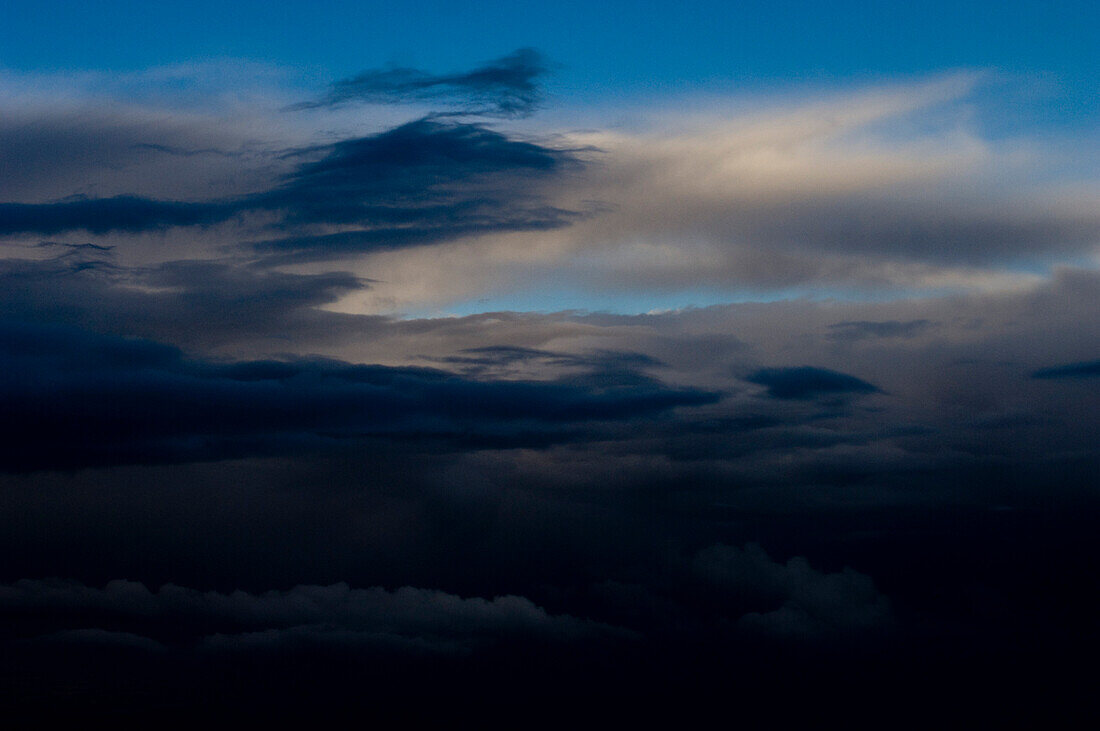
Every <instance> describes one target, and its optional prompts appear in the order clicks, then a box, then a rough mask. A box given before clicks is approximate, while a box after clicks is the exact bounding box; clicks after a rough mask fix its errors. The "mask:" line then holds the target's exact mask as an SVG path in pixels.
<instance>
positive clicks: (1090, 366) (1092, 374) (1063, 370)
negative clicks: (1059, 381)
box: [1031, 360, 1100, 379]
mask: <svg viewBox="0 0 1100 731" xmlns="http://www.w3.org/2000/svg"><path fill="white" fill-rule="evenodd" d="M1031 377H1032V378H1044V379H1055V378H1097V377H1100V360H1090V361H1085V362H1083V363H1069V364H1068V365H1060V366H1051V367H1050V368H1040V369H1039V370H1037V371H1035V372H1033V373H1032V374H1031Z"/></svg>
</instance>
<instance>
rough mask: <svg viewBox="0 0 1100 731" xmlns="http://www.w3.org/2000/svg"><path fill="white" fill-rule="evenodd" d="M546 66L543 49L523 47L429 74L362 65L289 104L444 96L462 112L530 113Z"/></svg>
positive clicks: (405, 100)
mask: <svg viewBox="0 0 1100 731" xmlns="http://www.w3.org/2000/svg"><path fill="white" fill-rule="evenodd" d="M546 71H547V64H546V61H545V59H544V58H543V57H542V55H541V54H540V53H539V52H538V51H536V50H534V49H532V48H521V49H519V50H517V51H514V52H512V53H510V54H508V55H507V56H504V57H502V58H499V59H496V60H494V61H490V62H489V63H487V64H485V65H484V66H479V67H478V68H475V69H473V70H471V71H465V72H462V73H455V74H431V73H428V72H426V71H422V70H420V69H414V68H390V69H374V70H370V71H364V72H363V73H361V74H358V75H356V76H353V77H351V78H348V79H344V80H342V81H338V82H336V83H335V84H333V85H332V88H331V90H330V91H329V93H328V94H326V95H325V96H324V97H322V98H321V99H319V100H316V101H310V102H301V103H299V104H295V105H292V106H291V107H289V108H288V110H291V111H294V110H303V109H317V108H325V107H336V106H342V105H345V104H349V103H352V102H366V103H378V104H392V103H409V102H442V103H445V104H450V105H452V106H453V107H455V109H456V112H455V113H458V114H470V115H479V116H496V117H526V116H529V115H530V114H532V113H533V112H535V110H537V109H538V107H539V105H540V104H541V103H542V99H543V92H542V88H541V86H540V85H539V83H538V80H539V77H541V76H542V75H543V74H545V73H546Z"/></svg>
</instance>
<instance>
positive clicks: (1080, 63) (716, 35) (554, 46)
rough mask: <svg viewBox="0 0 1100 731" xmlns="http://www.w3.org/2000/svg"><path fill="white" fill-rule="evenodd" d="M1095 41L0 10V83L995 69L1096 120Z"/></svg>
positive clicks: (278, 10)
mask: <svg viewBox="0 0 1100 731" xmlns="http://www.w3.org/2000/svg"><path fill="white" fill-rule="evenodd" d="M1098 29H1100V3H1097V2H1095V1H1094V0H1055V1H1054V2H1049V1H1048V2H1041V1H1036V0H981V1H970V2H968V1H960V0H926V1H925V2H882V1H878V2H870V1H868V0H831V1H830V2H794V1H792V0H746V1H743V2H732V1H730V0H709V1H690V0H689V1H687V2H674V1H670V0H662V1H654V0H650V1H640V0H635V1H632V2H628V1H626V0H605V1H604V2H600V3H592V2H587V1H585V2H571V1H570V2H565V1H561V0H559V1H557V2H537V3H536V2H517V1H516V0H487V1H484V2H477V3H458V2H443V1H439V0H406V1H404V2H392V1H389V0H387V1H386V2H364V1H362V0H360V1H358V2H344V1H341V2H319V3H304V2H288V1H286V0H234V1H233V2H227V1H226V0H194V1H192V2H187V3H150V2H147V1H138V0H122V1H117V2H103V3H90V2H86V0H51V1H43V0H37V1H34V2H26V1H24V0H6V2H4V3H3V6H2V9H0V68H7V69H9V70H24V71H31V70H36V71H45V70H50V71H57V70H67V69H72V70H87V69H100V70H136V69H143V68H148V67H152V66H161V65H166V64H173V63H180V62H187V61H195V60H202V59H211V58H227V57H228V58H244V59H250V60H255V61H265V62H271V63H275V64H279V65H289V66H295V67H301V68H305V69H310V70H312V71H316V72H318V73H320V74H323V75H331V76H332V77H340V76H343V75H348V74H352V73H354V72H356V71H358V70H361V69H364V68H373V67H378V66H382V65H385V64H388V63H398V64H401V65H415V66H419V67H424V68H428V69H432V70H436V71H447V70H452V69H460V68H465V67H468V66H470V65H471V64H475V63H479V62H481V61H484V60H486V59H487V58H492V57H495V56H499V55H502V54H504V53H507V52H510V51H512V50H514V49H515V48H517V47H520V46H532V47H536V48H538V49H539V50H541V51H542V52H544V53H545V54H546V55H547V56H548V57H549V58H551V59H552V60H554V61H556V62H558V63H560V64H561V68H560V69H559V70H558V72H557V73H556V75H555V78H554V80H553V82H552V88H553V89H554V90H555V91H557V92H559V93H565V94H568V95H570V96H573V95H576V96H577V97H578V98H579V99H581V100H587V99H596V98H600V97H601V96H610V97H616V96H618V95H630V96H638V95H640V94H644V93H645V92H647V91H656V92H660V91H672V90H678V89H683V88H685V87H687V88H704V89H705V88H708V87H711V86H714V85H723V84H730V83H736V84H741V85H747V86H751V87H756V88H759V87H767V86H770V85H772V84H776V83H789V82H792V81H793V82H804V81H810V82H837V81H846V80H855V79H874V78H882V77H889V76H898V75H901V76H908V75H919V74H921V73H926V72H929V71H942V70H946V69H957V68H992V69H996V70H999V71H1004V72H1008V73H1012V74H1019V73H1024V74H1043V75H1049V76H1050V77H1052V78H1054V79H1055V80H1056V82H1055V83H1056V84H1057V85H1058V87H1059V88H1060V93H1059V96H1061V97H1062V104H1063V105H1064V107H1065V106H1066V105H1068V107H1069V108H1063V109H1062V110H1061V114H1060V115H1059V116H1067V115H1068V116H1070V117H1072V116H1076V114H1081V113H1083V114H1085V115H1086V116H1090V117H1091V116H1092V113H1093V112H1094V111H1095V108H1096V106H1097V103H1096V101H1095V98H1096V97H1097V96H1100V93H1098V92H1100V88H1098V85H1097V81H1096V79H1097V71H1096V70H1097V68H1100V44H1098V43H1097V42H1096V40H1097V31H1098Z"/></svg>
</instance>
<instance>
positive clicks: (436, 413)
mask: <svg viewBox="0 0 1100 731" xmlns="http://www.w3.org/2000/svg"><path fill="white" fill-rule="evenodd" d="M0 343H2V344H3V346H4V347H3V355H2V356H0V363H2V365H3V367H4V371H5V373H6V374H7V377H6V379H5V381H4V383H3V384H2V385H0V406H2V408H3V410H4V412H5V414H6V415H7V423H8V429H7V434H6V438H5V440H4V442H3V446H2V447H0V471H11V472H22V471H29V470H37V469H72V468H79V467H88V466H104V465H112V464H132V463H165V462H167V463H172V462H189V461H203V460H213V459H224V458H228V457H234V456H249V455H269V454H275V453H280V452H286V451H288V450H289V451H302V450H307V451H315V450H317V449H323V448H326V447H328V448H332V447H338V446H340V445H341V444H345V443H347V442H348V440H355V439H365V438H370V437H374V438H386V439H397V440H404V441H407V440H413V441H430V442H432V443H436V442H443V443H446V442H453V443H455V444H475V445H476V444H490V443H491V444H494V445H497V446H506V445H509V444H512V445H521V444H524V443H526V442H533V443H539V444H545V443H553V442H561V441H570V440H574V439H577V438H580V435H585V434H592V433H594V432H593V431H592V430H593V429H598V426H597V425H598V424H600V423H615V422H619V423H632V422H635V421H638V420H642V421H644V420H646V419H650V418H653V417H657V416H659V415H661V414H663V413H665V412H668V411H670V410H672V409H674V408H676V407H681V406H699V405H704V404H709V403H714V402H715V401H717V400H718V399H719V397H720V394H719V393H717V392H715V391H706V390H702V389H692V388H675V387H671V386H665V385H664V384H662V383H660V382H659V381H657V380H656V379H653V378H651V377H648V376H644V375H640V374H637V373H634V372H632V371H630V370H626V369H619V370H614V371H607V372H603V373H599V372H597V373H594V374H580V375H576V376H572V377H568V376H563V377H560V378H557V379H555V380H551V381H530V380H528V381H515V380H511V381H509V380H495V381H494V380H478V379H474V378H471V377H466V376H460V375H455V374H452V373H448V372H446V371H441V370H435V369H429V368H416V367H387V366H379V365H358V364H353V363H347V362H343V361H337V360H330V359H320V358H297V359H293V360H285V361H270V360H266V361H238V362H221V361H216V360H201V359H192V358H188V357H186V356H185V355H184V353H183V352H182V351H180V350H179V349H177V348H175V347H172V346H168V345H164V344H161V343H156V342H150V341H145V340H131V339H125V338H118V337H111V336H104V335H98V334H94V333H91V332H87V331H82V330H78V329H75V328H67V327H57V326H41V325H33V324H21V323H5V324H4V325H2V326H0ZM437 448H439V449H442V448H445V447H443V446H438V445H437Z"/></svg>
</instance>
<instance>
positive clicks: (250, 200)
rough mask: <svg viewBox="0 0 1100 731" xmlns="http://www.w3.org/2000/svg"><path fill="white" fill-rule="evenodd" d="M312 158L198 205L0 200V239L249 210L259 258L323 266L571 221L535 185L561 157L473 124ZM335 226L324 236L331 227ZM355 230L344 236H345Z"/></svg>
mask: <svg viewBox="0 0 1100 731" xmlns="http://www.w3.org/2000/svg"><path fill="white" fill-rule="evenodd" d="M296 155H300V156H303V157H306V158H316V159H310V160H309V161H307V162H303V163H301V164H299V165H298V167H297V169H296V170H295V171H294V172H293V173H291V174H289V175H288V176H287V177H286V178H285V179H284V180H283V181H282V182H281V183H280V184H279V185H277V186H275V187H272V188H271V189H270V190H267V191H265V192H260V193H255V194H251V195H245V196H239V197H236V198H226V199H222V200H207V201H169V200H152V199H148V198H143V197H139V196H132V195H126V196H116V197H113V198H84V197H79V198H75V199H66V200H60V201H53V202H48V203H0V235H12V234H17V233H34V234H43V235H54V234H58V233H61V232H65V231H74V230H82V231H88V232H90V233H93V234H106V233H110V232H123V233H138V232H144V231H158V230H164V229H167V228H171V227H179V226H209V225H212V224H217V223H222V222H225V221H227V220H229V219H231V218H234V217H237V216H240V215H242V214H245V213H250V212H253V213H255V212H264V213H266V214H268V215H271V216H274V217H275V220H274V221H273V222H272V223H271V226H272V228H273V229H274V230H275V231H276V232H278V234H279V235H278V236H277V237H275V238H272V239H267V240H264V241H262V242H259V243H255V244H253V245H252V247H253V249H254V250H256V251H259V252H261V253H265V254H277V255H282V256H284V257H285V256H288V255H289V256H295V255H296V256H297V258H310V259H324V258H327V257H329V256H342V255H347V254H352V253H358V252H363V251H369V250H373V249H392V248H402V247H406V246H417V245H424V244H430V243H436V242H440V241H447V240H451V239H455V238H459V237H462V236H469V235H473V234H478V233H492V232H501V231H521V230H532V229H547V228H555V227H559V226H564V225H567V224H568V223H569V222H570V221H571V220H573V219H574V218H575V217H576V216H577V214H576V213H575V212H572V211H568V210H564V209H561V208H556V207H554V206H551V205H549V204H547V203H546V202H545V201H544V200H543V199H542V196H541V195H540V194H539V192H538V187H537V184H538V183H540V182H542V181H545V180H547V179H549V178H552V177H553V176H554V175H556V174H557V173H558V172H560V171H561V170H562V169H563V168H565V167H567V166H568V165H574V164H578V163H577V161H576V159H575V158H574V157H573V156H572V155H571V154H569V153H567V152H563V151H559V150H554V149H551V148H549V147H544V146H541V145H539V144H536V143H534V142H528V141H522V140H516V139H512V138H510V137H508V136H506V135H505V134H502V133H500V132H496V131H493V130H490V129H487V128H485V127H483V126H479V125H474V124H461V123H454V122H442V121H433V120H428V119H421V120H418V121H414V122H410V123H408V124H404V125H401V126H400V127H396V128H394V129H391V130H388V131H385V132H382V133H379V134H376V135H371V136H367V137H360V138H355V139H349V140H343V141H340V142H337V143H334V144H332V145H327V146H323V147H319V148H311V149H307V150H301V151H298V152H297V153H296ZM333 226H337V227H342V228H343V230H341V231H337V232H333V231H332V230H331V227H333ZM348 227H353V228H350V229H349V228H348Z"/></svg>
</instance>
